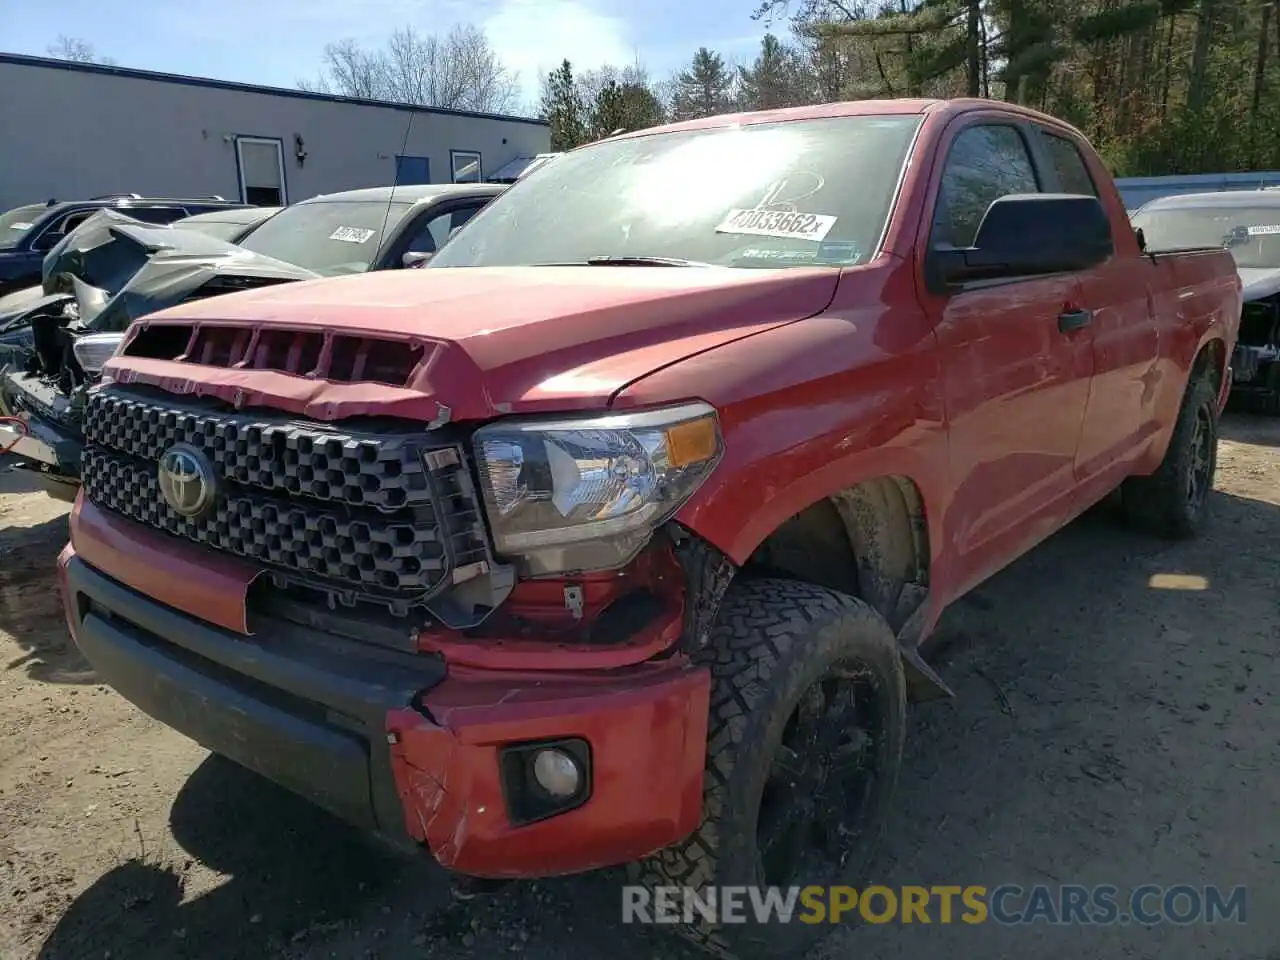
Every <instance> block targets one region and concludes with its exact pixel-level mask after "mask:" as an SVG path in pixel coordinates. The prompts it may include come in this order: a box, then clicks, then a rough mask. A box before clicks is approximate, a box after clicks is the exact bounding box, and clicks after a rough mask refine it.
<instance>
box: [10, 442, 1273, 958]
mask: <svg viewBox="0 0 1280 960" xmlns="http://www.w3.org/2000/svg"><path fill="white" fill-rule="evenodd" d="M1224 433H1225V435H1226V436H1227V437H1228V438H1229V439H1227V440H1225V441H1224V442H1223V445H1222V451H1221V456H1220V467H1219V474H1218V484H1217V488H1218V489H1217V494H1216V497H1215V501H1214V504H1213V509H1214V510H1215V519H1214V524H1213V527H1212V530H1211V532H1210V533H1209V535H1208V536H1206V537H1205V538H1204V539H1202V540H1199V541H1197V542H1194V543H1190V544H1180V545H1175V546H1170V545H1168V544H1163V543H1159V542H1155V541H1151V540H1147V539H1143V538H1141V537H1139V536H1136V535H1134V534H1131V533H1129V532H1126V531H1124V530H1123V529H1121V528H1119V527H1118V526H1117V525H1116V524H1115V523H1114V517H1113V516H1111V513H1112V510H1111V509H1110V508H1109V507H1108V506H1105V505H1104V506H1103V507H1101V508H1099V509H1098V510H1096V511H1094V512H1093V513H1091V514H1090V515H1089V516H1086V517H1085V518H1083V519H1082V520H1081V521H1079V522H1078V523H1076V524H1074V525H1073V526H1072V527H1071V528H1070V529H1068V530H1066V531H1064V532H1062V533H1061V534H1059V535H1058V536H1056V537H1055V538H1054V539H1053V540H1052V541H1051V542H1050V543H1048V544H1046V545H1044V546H1043V547H1041V548H1040V549H1039V550H1037V551H1035V552H1033V553H1032V554H1031V555H1029V556H1028V557H1026V558H1024V559H1023V560H1021V561H1019V562H1018V563H1017V564H1015V565H1014V566H1013V567H1011V568H1010V569H1008V570H1006V571H1005V572H1004V573H1002V574H1001V575H999V576H998V577H997V578H995V579H994V580H993V581H992V582H990V583H988V584H987V585H985V586H983V587H982V588H981V589H980V590H979V591H978V592H977V594H976V595H974V596H971V597H969V598H967V599H966V600H965V601H964V602H963V603H961V604H960V605H958V606H957V607H956V608H955V609H954V610H952V611H950V612H949V613H948V614H947V616H946V617H945V618H944V621H943V625H942V636H943V637H944V638H945V641H946V643H947V647H946V650H945V653H944V655H943V658H942V661H941V662H942V672H943V674H944V676H946V677H947V679H948V681H949V682H950V683H951V684H952V686H953V687H954V689H955V690H956V692H957V694H958V697H957V699H956V700H955V701H952V702H948V703H943V704H936V705H930V706H925V707H921V708H919V709H918V710H916V711H915V713H914V716H913V719H912V726H911V732H910V739H909V743H908V757H907V762H906V766H905V770H904V776H903V781H902V783H901V787H900V790H899V794H898V797H899V804H898V812H897V813H896V815H895V816H894V817H893V821H892V823H891V824H890V831H889V839H888V841H887V843H886V846H885V849H884V854H883V858H882V860H881V866H880V870H879V875H878V877H877V880H878V881H880V882H883V883H886V884H888V885H890V886H894V885H900V884H911V883H922V884H927V885H932V884H961V885H963V884H974V883H979V884H986V885H988V886H995V885H998V884H1000V883H1019V884H1021V885H1023V886H1029V885H1032V884H1035V883H1059V882H1060V883H1085V884H1094V883H1114V884H1116V885H1118V886H1121V887H1126V886H1131V885H1136V884H1138V883H1145V882H1151V883H1161V884H1174V883H1191V884H1196V885H1200V884H1208V883H1217V884H1219V885H1223V886H1226V887H1232V886H1235V885H1238V884H1245V885H1247V886H1248V887H1249V901H1248V908H1249V913H1248V917H1249V922H1248V923H1247V924H1243V925H1240V924H1220V925H1217V926H1192V927H1175V926H1170V925H1164V926H1160V927H1156V928H1152V929H1144V928H1140V927H1136V926H1125V927H1111V928H1100V927H1069V928H1064V927H1049V926H1045V925H1043V924H1038V925H1035V926H1031V927H1022V928H1001V927H998V926H997V925H995V924H990V923H989V924H985V925H981V926H976V927H975V926H965V925H952V926H942V925H933V926H928V927H925V926H919V925H914V926H897V925H885V926H863V927H859V928H847V929H842V930H840V931H839V932H838V933H836V934H835V935H834V936H833V937H832V938H831V940H830V941H829V943H828V945H827V947H826V949H825V950H824V952H823V955H824V956H830V957H832V958H836V957H842V958H843V957H850V956H852V955H855V954H856V955H858V956H862V957H873V958H906V957H911V958H912V960H943V958H948V960H949V958H952V957H957V956H961V957H967V958H972V960H989V958H1003V957H1009V958H1017V960H1024V958H1029V957H1035V958H1036V960H1080V958H1081V957H1089V956H1095V957H1102V958H1112V957H1117V958H1119V957H1125V958H1127V957H1151V958H1160V960H1177V958H1181V957H1195V958H1221V960H1280V911H1278V910H1277V908H1278V907H1280V885H1277V883H1276V878H1277V876H1278V865H1280V773H1278V772H1277V771H1278V770H1280V764H1278V762H1277V761H1278V760H1280V749H1278V741H1280V732H1278V731H1280V700H1277V697H1276V695H1275V691H1276V689H1277V687H1278V686H1280V683H1278V681H1280V669H1278V668H1277V660H1276V657H1275V650H1276V647H1277V638H1280V617H1278V616H1277V613H1278V611H1277V594H1278V588H1280V554H1278V553H1277V544H1280V422H1276V421H1267V420H1258V419H1241V418H1231V419H1229V420H1228V422H1226V423H1225V424H1224ZM65 536H66V519H65V510H64V509H63V508H61V507H60V506H59V505H58V504H56V503H55V502H54V501H51V500H50V499H49V498H47V497H46V496H45V495H44V494H42V493H38V492H33V491H32V490H30V489H27V488H25V487H24V486H23V482H22V480H21V478H20V477H18V476H16V475H15V474H13V473H0V917H3V918H4V922H3V923H0V957H3V958H5V960H8V958H14V960H18V958H23V960H25V958H36V957H38V958H42V960H71V958H75V960H79V958H115V960H126V958H127V960H143V958H152V957H154V958H180V957H191V958H210V960H212V958H218V960H228V958H233V957H246V958H248V957H254V958H260V957H287V958H317V960H318V958H328V957H337V958H364V957H394V958H401V957H460V958H464V957H484V958H492V957H495V956H498V955H500V954H515V955H523V956H526V957H529V958H533V960H561V958H564V960H569V958H572V960H583V958H596V957H603V956H608V957H609V958H610V960H652V958H655V957H661V958H683V957H685V956H687V954H686V953H685V951H683V950H682V949H681V948H680V947H678V946H677V945H675V944H674V942H673V941H671V940H670V939H668V938H667V937H665V936H663V935H661V934H659V933H655V932H652V931H646V930H641V929H630V930H628V931H626V932H625V933H623V932H621V931H620V930H619V926H620V923H619V916H620V913H619V903H620V896H619V893H618V890H617V883H618V879H617V877H616V876H614V875H613V874H607V875H604V876H603V877H602V876H592V877H587V878H578V879H572V880H562V881H555V882H546V883H539V884H531V885H522V886H516V887H511V888H507V889H506V890H504V891H503V892H502V893H500V894H499V895H498V896H496V897H495V898H493V899H491V900H488V901H485V902H482V903H475V904H472V905H470V906H468V907H465V908H463V907H459V906H456V905H451V904H450V901H449V897H448V893H447V885H446V883H445V880H444V877H443V875H442V874H441V872H440V871H439V870H437V869H435V868H433V867H432V866H431V865H430V864H429V863H425V862H416V861H415V862H408V861H405V860H402V859H399V858H397V857H396V856H395V855H392V854H388V853H385V852H383V851H382V850H381V849H380V848H377V847H375V846H373V845H372V844H371V843H370V842H369V841H366V840H365V839H364V838H363V837H361V836H359V835H358V834H356V833H355V832H353V831H351V830H348V829H347V828H345V827H344V826H342V825H341V824H338V823H336V822H335V821H333V820H332V819H330V818H329V817H328V816H327V815H326V814H324V813H321V812H319V811H317V810H315V809H312V808H310V807H309V806H308V805H307V804H305V803H304V802H302V801H301V800H297V799H294V798H293V797H292V796H290V795H288V794H286V793H284V792H282V791H280V790H278V789H276V788H275V787H273V786H271V785H270V784H268V783H265V782H263V781H261V780H260V779H258V778H256V777H254V776H253V775H251V774H249V773H247V772H244V771H242V770H240V769H238V768H236V767H234V766H233V765H231V764H230V763H227V762H225V761H220V760H219V759H217V758H214V757H210V756H209V755H208V754H207V753H206V752H205V751H203V750H201V749H200V748H199V747H197V746H196V745H195V744H193V743H191V742H190V741H188V740H186V739H184V738H183V737H181V736H179V735H178V734H176V733H173V732H172V731H169V730H167V729H165V728H163V727H161V726H159V725H158V724H156V723H154V722H153V721H151V720H149V719H148V718H146V717H144V716H143V715H142V714H140V713H139V712H138V711H137V710H135V709H134V708H133V707H132V706H130V705H129V704H128V703H126V702H125V701H123V700H122V699H120V698H119V697H117V696H116V695H115V694H114V693H113V692H111V691H110V690H109V689H107V688H105V687H102V686H100V685H98V684H97V683H96V682H95V678H94V676H93V673H92V671H90V670H89V669H88V667H87V666H86V665H85V664H84V663H83V661H81V660H80V659H79V658H78V656H77V654H76V652H75V649H74V647H73V646H72V645H71V644H70V642H69V640H68V638H67V635H66V631H65V628H64V627H63V624H62V619H61V614H60V612H59V609H58V600H57V595H56V586H55V580H54V576H53V573H52V570H53V561H54V558H55V556H56V555H57V552H58V550H59V548H60V547H61V545H62V543H63V542H64V540H65ZM1153 578H1154V579H1153ZM1189 588H1198V589H1189Z"/></svg>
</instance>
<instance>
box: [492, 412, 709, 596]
mask: <svg viewBox="0 0 1280 960" xmlns="http://www.w3.org/2000/svg"><path fill="white" fill-rule="evenodd" d="M473 443H474V447H475V455H476V463H477V465H478V467H479V472H480V486H481V489H482V491H483V494H484V502H485V512H486V513H487V514H488V519H489V527H490V529H491V530H492V532H493V538H494V546H495V547H496V549H497V552H498V553H500V554H503V555H505V556H508V557H513V558H518V559H519V560H520V561H521V566H522V568H523V571H524V572H525V573H526V574H529V575H533V576H543V575H548V574H556V573H564V572H568V571H576V570H608V569H612V568H615V567H620V566H622V565H624V564H626V563H627V562H628V561H630V560H631V559H632V558H633V557H634V556H635V555H636V554H637V553H638V552H639V551H640V549H641V548H642V547H643V546H644V545H645V544H646V543H647V542H648V541H649V538H650V536H652V534H653V531H654V530H655V529H656V528H657V527H658V525H660V524H661V523H663V522H665V521H666V520H667V519H668V518H669V517H670V516H671V515H672V514H673V513H675V512H676V510H678V509H679V508H680V506H681V505H682V504H683V503H684V502H685V501H686V500H687V499H688V498H689V497H690V496H691V495H692V494H693V492H694V491H695V490H697V489H698V487H699V485H701V483H702V482H703V481H704V480H705V479H706V478H707V475H708V474H710V473H711V471H712V469H714V467H715V465H716V463H717V462H718V461H719V459H720V454H721V451H722V450H723V443H722V441H721V438H720V427H719V423H718V422H717V419H716V414H715V411H714V410H713V409H712V408H711V407H710V406H708V405H707V404H705V403H689V404H683V405H681V406H676V407H666V408H664V409H660V410H646V411H643V412H640V413H627V414H611V415H607V416H596V417H584V418H581V419H567V420H558V421H545V420H544V421H534V420H529V421H501V420H500V421H498V422H496V423H493V424H490V425H489V426H487V427H482V428H481V429H480V430H478V431H476V434H475V438H474V440H473Z"/></svg>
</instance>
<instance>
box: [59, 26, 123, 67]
mask: <svg viewBox="0 0 1280 960" xmlns="http://www.w3.org/2000/svg"><path fill="white" fill-rule="evenodd" d="M45 52H46V53H48V54H49V56H51V57H54V58H56V59H58V60H72V61H74V62H76V63H101V64H102V65H104V66H108V67H114V66H115V65H116V62H115V61H114V60H112V59H111V58H110V57H100V56H98V54H97V51H95V50H94V49H93V44H91V43H89V41H87V40H82V39H81V38H80V37H68V36H65V35H62V34H59V36H58V42H57V43H51V44H49V46H48V47H46V48H45Z"/></svg>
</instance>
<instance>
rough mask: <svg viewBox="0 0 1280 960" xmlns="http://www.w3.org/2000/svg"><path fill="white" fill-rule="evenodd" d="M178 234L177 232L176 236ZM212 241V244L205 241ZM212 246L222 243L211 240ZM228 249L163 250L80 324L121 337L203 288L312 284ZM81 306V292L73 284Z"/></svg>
mask: <svg viewBox="0 0 1280 960" xmlns="http://www.w3.org/2000/svg"><path fill="white" fill-rule="evenodd" d="M174 232H175V233H178V232H180V231H176V230H175V231H174ZM206 239H209V240H212V238H206ZM212 242H214V243H221V241H217V240H212ZM225 246H227V247H229V248H230V249H229V250H228V251H227V252H225V253H222V254H219V255H216V256H208V255H194V254H189V253H185V252H181V251H176V250H172V251H171V250H163V251H161V252H159V253H157V254H156V255H155V256H154V257H152V258H151V259H149V260H147V261H146V262H145V263H143V265H142V266H141V268H140V269H139V270H138V271H137V272H136V273H135V274H134V275H133V276H132V277H130V278H129V280H128V282H126V283H125V285H124V286H123V287H121V288H120V290H119V292H118V293H116V294H115V295H114V296H112V297H110V298H109V299H107V300H106V301H105V302H104V303H101V304H95V305H94V308H93V309H92V310H85V309H84V308H83V307H82V311H81V320H82V321H84V325H85V329H86V330H87V331H89V332H93V333H119V332H122V331H124V330H125V329H127V328H128V326H129V324H130V323H132V322H133V321H134V320H137V319H138V318H139V317H144V316H146V315H147V314H149V313H154V312H155V311H157V310H162V309H164V308H165V307H169V306H172V305H173V304H175V303H180V302H181V301H183V300H185V299H186V298H187V297H188V296H190V295H191V294H192V293H194V292H195V291H197V290H199V289H200V288H201V287H205V286H206V285H209V286H211V287H212V288H213V289H211V290H209V292H210V293H213V292H215V291H216V292H217V293H232V292H235V291H237V290H245V289H250V288H253V287H256V286H266V285H274V284H277V283H287V282H290V281H296V280H312V279H315V277H316V274H315V273H312V272H311V271H310V270H306V269H303V268H302V267H297V266H294V265H293V264H291V263H285V262H284V261H282V260H273V259H272V258H271V257H264V256H261V255H259V254H256V253H250V252H249V251H248V250H242V249H241V248H239V247H237V246H234V245H233V244H226V245H225ZM76 292H77V299H79V300H80V301H81V302H82V304H83V303H84V296H83V294H82V287H81V286H80V285H79V284H77V287H76Z"/></svg>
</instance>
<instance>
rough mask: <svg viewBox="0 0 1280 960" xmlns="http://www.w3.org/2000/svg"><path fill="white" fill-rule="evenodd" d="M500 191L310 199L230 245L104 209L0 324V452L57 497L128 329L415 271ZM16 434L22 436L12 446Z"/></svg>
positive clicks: (397, 191) (456, 188) (53, 255)
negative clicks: (269, 296)
mask: <svg viewBox="0 0 1280 960" xmlns="http://www.w3.org/2000/svg"><path fill="white" fill-rule="evenodd" d="M505 189H506V187H505V186H503V185H500V184H489V183H468V184H412V185H403V186H396V187H373V188H368V189H363V190H349V191H345V192H342V193H333V194H325V195H322V196H317V197H312V198H311V199H309V200H304V201H302V202H301V203H296V204H294V205H292V206H290V207H286V208H285V209H283V210H281V211H280V212H279V213H275V214H274V215H272V216H269V217H267V218H266V219H265V220H264V221H263V222H261V223H260V224H258V225H256V226H255V227H254V229H253V230H252V231H251V232H250V233H248V235H247V236H245V237H244V238H243V239H241V240H240V241H239V243H229V242H227V241H225V240H222V239H219V237H218V236H217V231H209V230H201V231H196V230H187V229H181V228H180V225H177V226H174V227H156V226H152V225H149V224H145V223H141V222H139V221H136V220H133V219H131V218H129V217H127V216H123V215H121V214H120V213H117V212H115V211H112V210H105V211H103V212H101V213H99V214H96V215H95V216H94V217H91V218H90V219H89V220H86V221H85V223H84V224H83V225H82V226H81V227H79V228H78V229H77V230H76V231H75V232H74V233H72V234H69V235H68V236H67V237H66V238H65V239H64V240H63V241H62V242H61V243H59V244H58V245H57V246H55V247H54V248H53V249H52V250H51V251H49V254H48V255H47V256H46V257H45V261H44V266H43V286H42V289H41V290H40V291H38V295H36V294H30V293H28V294H25V296H26V297H28V298H29V299H28V301H27V302H26V303H21V302H20V303H18V304H16V305H15V306H16V309H17V311H18V312H17V313H16V314H14V315H13V316H12V317H10V318H9V319H8V320H7V321H5V320H0V414H3V415H7V416H15V417H18V418H20V419H21V420H22V421H23V423H24V424H25V429H26V433H25V434H21V430H20V428H18V427H16V426H15V427H14V428H12V429H11V428H7V427H5V426H4V425H3V421H0V450H2V449H4V448H5V447H6V446H8V445H9V444H11V443H13V444H14V447H13V451H12V452H13V453H15V454H17V455H18V456H19V457H21V458H22V464H23V466H25V467H26V468H28V469H31V470H33V471H35V472H36V473H38V474H39V477H40V479H41V480H43V481H44V482H45V486H46V489H48V490H49V492H50V493H51V494H52V495H54V496H57V497H61V498H64V499H65V498H73V497H74V496H75V491H76V487H77V485H78V483H79V474H80V448H81V441H82V436H81V428H80V418H81V415H82V408H83V403H84V394H85V390H86V389H87V388H88V387H89V386H91V385H92V384H93V383H95V382H96V381H97V379H98V375H99V372H100V371H101V369H102V365H103V364H104V363H106V361H107V360H108V359H109V358H110V357H111V355H112V354H113V353H114V352H115V350H116V347H117V346H118V345H119V344H120V342H121V341H122V339H123V337H124V333H125V331H126V330H127V329H128V327H129V325H130V324H131V323H132V322H133V321H134V320H136V319H138V318H139V317H143V316H146V315H147V314H149V313H153V312H155V311H156V310H162V309H164V308H165V307H170V306H174V305H176V304H178V303H183V302H185V301H189V300H194V299H203V298H205V297H212V296H218V295H220V294H223V293H231V292H234V291H237V290H246V289H250V288H252V287H258V286H263V285H266V284H273V283H288V282H292V281H295V280H311V279H316V278H319V277H336V276H343V275H347V274H353V273H364V272H366V271H371V270H394V269H400V268H403V267H413V266H419V265H421V264H422V263H424V262H425V261H426V260H428V259H430V258H431V257H432V256H433V255H434V254H435V252H436V251H437V250H438V249H439V248H440V247H441V246H442V245H443V244H444V243H446V242H447V241H448V239H449V238H450V237H451V236H453V234H454V233H455V232H456V231H457V230H459V229H461V228H462V226H463V224H465V223H467V222H468V221H469V220H470V219H471V218H472V217H473V216H474V215H475V214H476V213H477V212H478V211H479V210H480V209H481V208H483V207H484V206H485V205H487V204H488V203H489V202H490V201H491V200H492V199H493V198H494V197H496V196H498V195H499V194H500V193H502V192H503V191H504V190H505ZM20 434H21V435H20Z"/></svg>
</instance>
